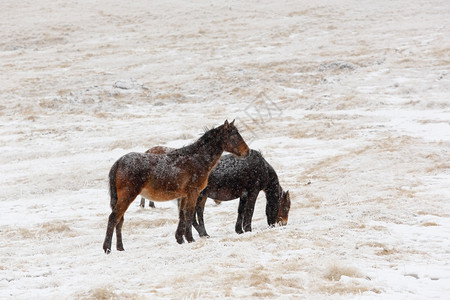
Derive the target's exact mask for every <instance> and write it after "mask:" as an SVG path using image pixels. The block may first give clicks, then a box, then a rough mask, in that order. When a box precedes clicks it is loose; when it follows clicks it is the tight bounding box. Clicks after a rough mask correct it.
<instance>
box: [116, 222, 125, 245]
mask: <svg viewBox="0 0 450 300" xmlns="http://www.w3.org/2000/svg"><path fill="white" fill-rule="evenodd" d="M123 221H124V218H123V216H122V218H120V221H119V223H117V225H116V238H117V242H116V248H117V250H118V251H124V250H125V249H124V248H123V242H122V225H123Z"/></svg>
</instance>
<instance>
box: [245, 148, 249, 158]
mask: <svg viewBox="0 0 450 300" xmlns="http://www.w3.org/2000/svg"><path fill="white" fill-rule="evenodd" d="M249 154H250V148H248V146H247V149H246V150H245V153H244V158H245V157H247V156H249Z"/></svg>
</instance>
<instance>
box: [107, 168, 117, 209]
mask: <svg viewBox="0 0 450 300" xmlns="http://www.w3.org/2000/svg"><path fill="white" fill-rule="evenodd" d="M118 168H119V160H117V161H116V162H115V163H114V164H113V166H112V167H111V170H110V171H109V195H110V196H111V202H110V206H111V209H112V210H114V208H115V207H116V204H117V188H116V173H117V169H118Z"/></svg>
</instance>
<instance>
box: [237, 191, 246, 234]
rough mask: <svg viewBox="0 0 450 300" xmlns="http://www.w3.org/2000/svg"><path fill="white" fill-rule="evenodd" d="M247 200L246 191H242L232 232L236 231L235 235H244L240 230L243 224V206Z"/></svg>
mask: <svg viewBox="0 0 450 300" xmlns="http://www.w3.org/2000/svg"><path fill="white" fill-rule="evenodd" d="M247 198H248V193H247V191H244V192H243V193H242V195H241V197H240V198H239V207H238V217H237V220H236V226H235V227H234V231H236V233H237V234H242V233H244V230H242V223H243V222H244V208H245V204H246V203H247Z"/></svg>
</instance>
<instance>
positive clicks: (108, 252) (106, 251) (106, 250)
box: [103, 249, 111, 254]
mask: <svg viewBox="0 0 450 300" xmlns="http://www.w3.org/2000/svg"><path fill="white" fill-rule="evenodd" d="M103 250H105V253H106V254H110V253H111V249H103Z"/></svg>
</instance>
